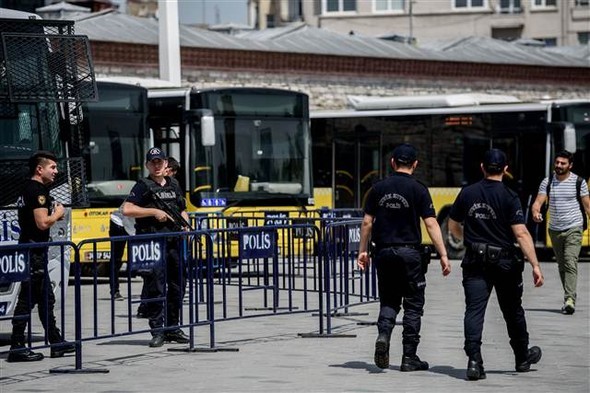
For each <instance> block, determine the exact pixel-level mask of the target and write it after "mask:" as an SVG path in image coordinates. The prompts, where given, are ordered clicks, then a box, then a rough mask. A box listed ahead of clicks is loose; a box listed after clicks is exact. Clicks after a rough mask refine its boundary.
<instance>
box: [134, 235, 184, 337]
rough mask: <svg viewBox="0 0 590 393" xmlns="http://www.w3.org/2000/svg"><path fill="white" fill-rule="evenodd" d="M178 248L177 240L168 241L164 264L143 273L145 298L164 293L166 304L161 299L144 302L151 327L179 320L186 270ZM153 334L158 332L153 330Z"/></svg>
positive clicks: (154, 327) (158, 326)
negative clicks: (182, 264)
mask: <svg viewBox="0 0 590 393" xmlns="http://www.w3.org/2000/svg"><path fill="white" fill-rule="evenodd" d="M178 248H179V243H178V241H177V240H170V241H168V242H167V245H166V265H165V266H162V267H161V268H157V269H154V271H153V272H151V273H148V274H144V280H145V284H144V287H145V290H146V295H147V299H154V298H161V297H164V294H166V306H164V302H162V301H151V302H146V307H147V308H146V312H147V315H148V318H149V324H150V327H151V328H152V329H157V328H161V327H164V326H177V325H178V324H179V322H180V311H181V310H182V300H183V298H184V290H185V287H186V272H185V270H184V267H183V266H181V263H180V262H181V261H180V255H179V251H178ZM164 309H165V310H166V312H164ZM153 334H160V333H158V332H154V333H153Z"/></svg>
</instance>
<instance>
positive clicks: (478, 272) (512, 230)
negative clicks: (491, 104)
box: [449, 149, 543, 380]
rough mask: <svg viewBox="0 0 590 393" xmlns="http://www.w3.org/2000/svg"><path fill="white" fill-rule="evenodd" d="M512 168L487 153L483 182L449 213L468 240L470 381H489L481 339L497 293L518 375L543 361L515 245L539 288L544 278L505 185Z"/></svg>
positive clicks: (460, 198) (498, 156)
mask: <svg viewBox="0 0 590 393" xmlns="http://www.w3.org/2000/svg"><path fill="white" fill-rule="evenodd" d="M507 168H508V166H507V164H506V155H505V154H504V152H502V151H501V150H498V149H491V150H489V151H487V152H486V153H485V155H484V159H483V162H482V163H481V169H482V171H483V174H484V179H482V180H481V181H479V182H478V183H475V184H473V185H471V186H468V187H465V188H464V189H463V190H462V191H461V192H460V193H459V195H458V196H457V199H456V200H455V203H454V204H453V206H452V208H451V212H450V219H449V229H450V230H451V233H452V234H453V236H455V237H456V238H458V239H463V234H464V236H465V237H464V243H465V247H466V253H465V258H464V259H463V261H462V263H461V266H462V268H463V289H464V292H465V317H464V331H465V345H464V349H465V353H466V354H467V356H468V358H469V360H468V363H467V378H468V379H469V380H478V379H484V378H485V377H486V374H485V370H484V367H483V359H482V356H481V336H482V330H483V323H484V315H485V310H486V307H487V304H488V300H489V298H490V294H491V292H492V288H496V295H497V298H498V303H499V304H500V309H501V310H502V315H503V316H504V320H505V321H506V326H507V328H508V336H509V337H510V346H511V347H512V350H513V352H514V356H515V360H516V366H515V368H516V371H518V372H526V371H529V370H530V367H531V364H534V363H537V362H538V361H539V360H540V359H541V349H540V348H539V347H531V348H529V334H528V332H527V326H526V319H525V315H524V310H523V308H522V293H523V283H522V271H523V269H524V261H523V259H522V257H521V255H520V252H518V249H517V248H516V247H515V240H516V242H518V244H519V245H520V250H521V251H522V253H524V256H526V258H527V260H528V261H529V263H530V264H531V266H532V268H533V282H534V284H535V286H536V287H540V286H541V285H543V274H542V273H541V268H540V267H539V262H538V260H537V256H536V254H535V248H534V245H533V241H532V238H531V235H530V234H529V231H528V230H527V228H526V226H525V221H524V216H523V211H522V207H521V204H520V201H519V199H518V196H517V195H516V193H514V192H513V191H512V190H510V189H509V188H508V187H507V186H505V185H504V184H503V183H502V177H503V175H504V173H505V172H506V170H507ZM460 223H463V227H462V226H461V224H460Z"/></svg>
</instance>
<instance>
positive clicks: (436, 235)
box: [358, 144, 451, 371]
mask: <svg viewBox="0 0 590 393" xmlns="http://www.w3.org/2000/svg"><path fill="white" fill-rule="evenodd" d="M391 165H392V167H393V169H394V171H395V173H394V174H393V175H392V176H390V177H388V178H386V179H384V180H382V181H380V182H378V183H376V184H375V185H374V186H373V187H372V189H371V190H370V192H369V195H368V197H367V202H366V204H365V215H364V218H363V223H362V226H361V243H360V249H359V258H358V265H359V267H360V268H361V269H365V268H366V267H368V265H369V262H370V259H369V256H368V253H367V247H368V242H369V238H371V241H372V242H373V243H374V244H375V252H374V261H375V266H376V268H377V276H378V285H379V300H380V311H379V318H378V321H377V329H378V332H379V335H378V337H377V341H376V342H375V364H376V365H377V366H378V367H379V368H387V367H389V341H390V337H391V332H392V330H393V327H394V325H395V319H396V316H397V314H398V313H399V311H400V309H401V305H402V302H403V306H404V329H403V333H402V335H403V357H402V363H401V367H400V370H401V371H416V370H426V369H428V363H427V362H424V361H422V360H420V358H419V357H418V356H417V355H416V351H417V347H418V343H419V342H420V326H421V317H422V313H423V307H424V288H425V286H426V278H425V272H426V266H425V265H426V264H425V263H424V262H425V261H424V259H423V258H424V257H428V258H429V252H428V255H424V253H423V249H422V246H421V243H422V234H421V230H420V219H422V220H423V221H424V224H425V226H426V229H427V231H428V234H429V236H430V237H431V239H432V242H433V243H434V246H435V247H436V250H437V251H438V253H439V254H440V256H441V267H442V271H443V275H447V274H449V273H450V271H451V266H450V264H449V261H448V258H447V253H446V250H445V247H444V243H443V240H442V234H441V231H440V227H439V225H438V222H437V220H436V215H435V211H434V208H433V205H432V198H431V197H430V193H429V192H428V189H427V188H426V186H424V185H423V184H421V183H419V182H418V181H417V180H416V179H414V178H413V177H412V174H413V173H414V170H415V169H416V166H417V165H418V160H417V151H416V149H415V148H414V147H413V146H412V145H409V144H403V145H400V146H398V147H397V148H396V149H395V150H394V151H393V157H392V159H391Z"/></svg>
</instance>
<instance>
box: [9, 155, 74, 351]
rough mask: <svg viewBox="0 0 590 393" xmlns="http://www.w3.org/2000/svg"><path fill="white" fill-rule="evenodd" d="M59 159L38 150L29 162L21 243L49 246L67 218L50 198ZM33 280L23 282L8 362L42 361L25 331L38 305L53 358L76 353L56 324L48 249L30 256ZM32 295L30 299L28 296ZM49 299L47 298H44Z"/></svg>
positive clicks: (21, 202) (21, 207)
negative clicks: (57, 226)
mask: <svg viewBox="0 0 590 393" xmlns="http://www.w3.org/2000/svg"><path fill="white" fill-rule="evenodd" d="M56 161H57V159H56V157H55V155H54V154H53V153H51V152H49V151H43V150H42V151H38V152H36V153H35V154H33V155H32V156H31V158H30V159H29V174H30V175H31V178H30V179H28V180H27V181H26V183H25V186H24V188H23V192H22V194H21V197H20V199H19V201H18V224H19V226H20V230H21V232H20V237H19V239H18V242H19V244H26V243H47V242H49V230H50V228H51V227H52V226H53V225H54V224H55V223H56V222H57V221H59V220H61V219H62V218H63V217H64V214H65V209H64V207H63V205H62V204H61V203H57V202H54V201H53V198H52V197H51V196H50V195H49V185H50V184H51V183H53V182H54V181H55V176H56V175H57V172H58V171H57V163H56ZM29 264H30V279H29V280H28V281H23V282H22V283H21V287H20V293H19V295H18V301H17V303H16V307H15V309H14V319H13V320H12V336H11V346H10V353H9V354H8V358H7V359H6V360H7V361H9V362H30V361H37V360H42V359H43V354H42V353H36V352H33V351H31V350H30V349H27V348H26V347H25V330H26V328H27V321H28V318H27V315H28V314H29V313H30V312H31V310H32V309H33V307H34V306H35V304H37V306H38V311H39V319H40V320H41V324H42V325H43V328H44V329H45V332H46V334H47V340H48V341H49V342H50V343H51V344H52V345H51V357H52V358H56V357H62V356H63V355H64V354H65V353H69V352H74V351H75V346H74V344H73V343H69V342H67V341H64V340H63V338H62V336H61V333H60V331H59V328H58V327H57V324H56V321H55V314H54V312H53V308H54V305H55V296H54V294H53V289H52V288H51V285H50V280H49V276H48V272H47V247H42V248H33V249H31V251H30V253H29ZM29 293H30V297H29ZM45 296H47V297H45Z"/></svg>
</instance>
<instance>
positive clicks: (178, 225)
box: [148, 187, 195, 232]
mask: <svg viewBox="0 0 590 393" xmlns="http://www.w3.org/2000/svg"><path fill="white" fill-rule="evenodd" d="M148 195H150V196H151V197H152V200H153V201H154V204H155V205H156V208H158V209H160V210H162V211H164V212H166V214H168V215H169V216H170V217H172V223H173V224H174V230H175V231H177V232H180V231H182V230H183V228H188V229H189V230H190V231H191V232H193V231H194V230H195V229H194V228H193V226H192V225H191V224H190V222H188V221H187V220H186V219H185V218H184V217H183V216H182V214H180V212H179V211H178V209H175V208H174V207H172V206H170V205H169V204H168V203H166V202H165V201H164V200H163V199H162V198H160V196H159V195H158V194H156V193H155V192H154V191H153V190H152V189H151V188H149V187H148Z"/></svg>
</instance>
